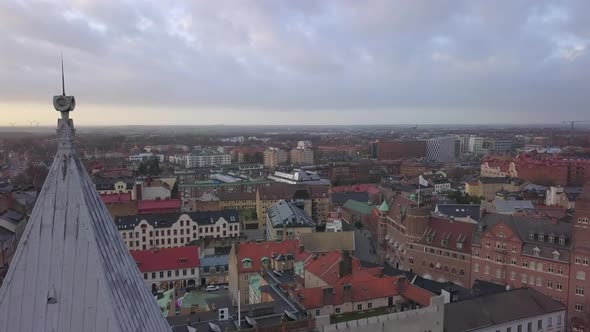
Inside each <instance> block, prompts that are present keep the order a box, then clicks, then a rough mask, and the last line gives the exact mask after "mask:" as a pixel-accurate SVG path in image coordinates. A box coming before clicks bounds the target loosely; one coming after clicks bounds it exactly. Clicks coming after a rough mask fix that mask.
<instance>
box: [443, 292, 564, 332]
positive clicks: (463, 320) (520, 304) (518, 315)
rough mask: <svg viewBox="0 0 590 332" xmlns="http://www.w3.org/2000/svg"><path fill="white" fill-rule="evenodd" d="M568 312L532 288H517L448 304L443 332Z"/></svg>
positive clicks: (473, 328)
mask: <svg viewBox="0 0 590 332" xmlns="http://www.w3.org/2000/svg"><path fill="white" fill-rule="evenodd" d="M565 310H566V307H565V305H563V304H562V303H560V302H558V301H556V300H553V299H552V298H550V297H548V296H546V295H543V294H541V293H539V292H538V291H536V290H534V289H532V288H518V289H514V290H511V291H508V292H504V293H497V294H492V295H487V296H480V297H475V298H472V299H469V300H465V301H459V302H453V303H448V304H445V310H444V315H445V316H444V317H445V318H444V331H445V332H459V331H461V332H463V331H474V330H479V329H481V328H486V327H490V326H497V325H500V324H504V323H508V322H511V321H515V320H519V319H526V318H532V317H535V316H539V315H543V314H547V313H552V312H558V311H565Z"/></svg>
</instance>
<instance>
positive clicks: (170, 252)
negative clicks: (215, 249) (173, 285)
mask: <svg viewBox="0 0 590 332" xmlns="http://www.w3.org/2000/svg"><path fill="white" fill-rule="evenodd" d="M130 253H131V256H132V257H133V260H135V263H137V267H138V268H139V271H141V272H142V273H147V272H157V271H168V270H181V269H192V268H198V267H199V247H198V246H186V247H176V248H162V249H158V250H132V251H131V252H130Z"/></svg>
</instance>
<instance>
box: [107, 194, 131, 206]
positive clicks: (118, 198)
mask: <svg viewBox="0 0 590 332" xmlns="http://www.w3.org/2000/svg"><path fill="white" fill-rule="evenodd" d="M100 199H101V200H102V202H103V203H105V204H119V203H127V202H131V194H130V193H118V194H104V195H100Z"/></svg>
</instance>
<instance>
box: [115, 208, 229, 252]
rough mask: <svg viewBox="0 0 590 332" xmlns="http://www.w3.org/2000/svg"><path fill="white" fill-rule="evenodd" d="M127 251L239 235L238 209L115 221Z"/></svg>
mask: <svg viewBox="0 0 590 332" xmlns="http://www.w3.org/2000/svg"><path fill="white" fill-rule="evenodd" d="M115 225H117V229H118V230H119V233H121V237H122V238H123V241H124V242H125V245H127V248H129V250H147V249H154V248H172V247H182V246H185V245H187V244H189V243H191V242H192V241H195V240H199V239H202V238H226V237H227V238H229V237H238V236H239V235H240V220H239V214H238V211H237V210H223V211H198V212H186V213H167V214H146V215H135V216H122V217H117V218H115Z"/></svg>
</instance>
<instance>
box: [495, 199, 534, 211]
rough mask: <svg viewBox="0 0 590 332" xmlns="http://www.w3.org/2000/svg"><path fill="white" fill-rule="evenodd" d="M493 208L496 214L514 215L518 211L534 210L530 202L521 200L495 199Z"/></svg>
mask: <svg viewBox="0 0 590 332" xmlns="http://www.w3.org/2000/svg"><path fill="white" fill-rule="evenodd" d="M494 207H495V208H496V212H498V213H514V212H518V211H526V210H529V211H531V210H534V209H535V206H534V205H533V202H531V201H523V200H503V199H498V198H496V199H495V200H494Z"/></svg>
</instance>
